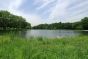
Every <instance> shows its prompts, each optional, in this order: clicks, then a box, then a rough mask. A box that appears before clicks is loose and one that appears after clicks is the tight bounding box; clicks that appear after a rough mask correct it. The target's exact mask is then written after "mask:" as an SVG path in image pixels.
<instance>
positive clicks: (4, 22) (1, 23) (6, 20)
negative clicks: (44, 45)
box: [0, 11, 31, 30]
mask: <svg viewBox="0 0 88 59" xmlns="http://www.w3.org/2000/svg"><path fill="white" fill-rule="evenodd" d="M30 27H31V25H30V23H27V22H26V21H25V19H24V18H23V17H21V16H16V15H13V14H11V13H10V12H8V11H0V29H4V30H5V29H11V28H12V29H22V28H30Z"/></svg>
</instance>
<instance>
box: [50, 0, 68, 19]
mask: <svg viewBox="0 0 88 59" xmlns="http://www.w3.org/2000/svg"><path fill="white" fill-rule="evenodd" d="M68 5H69V1H68V0H66V1H63V0H58V1H57V3H56V5H55V6H54V7H53V9H52V12H51V14H50V16H49V19H50V20H51V19H57V18H59V16H64V15H65V14H66V13H67V10H66V7H67V6H68Z"/></svg>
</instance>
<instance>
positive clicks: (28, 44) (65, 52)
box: [0, 35, 88, 59]
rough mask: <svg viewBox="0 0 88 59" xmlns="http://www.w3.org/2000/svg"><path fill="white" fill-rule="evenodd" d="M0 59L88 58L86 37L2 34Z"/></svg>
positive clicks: (0, 37)
mask: <svg viewBox="0 0 88 59" xmlns="http://www.w3.org/2000/svg"><path fill="white" fill-rule="evenodd" d="M0 59H88V37H87V36H79V37H74V38H61V39H44V38H30V39H24V38H19V37H15V36H12V35H3V36H0Z"/></svg>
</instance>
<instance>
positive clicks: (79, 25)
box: [32, 17, 88, 30]
mask: <svg viewBox="0 0 88 59" xmlns="http://www.w3.org/2000/svg"><path fill="white" fill-rule="evenodd" d="M32 28H33V29H84V30H88V17H85V18H84V19H82V20H81V21H79V22H74V23H62V22H59V23H52V24H40V25H38V26H34V27H32Z"/></svg>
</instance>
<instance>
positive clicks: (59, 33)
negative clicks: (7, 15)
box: [0, 30, 88, 38]
mask: <svg viewBox="0 0 88 59" xmlns="http://www.w3.org/2000/svg"><path fill="white" fill-rule="evenodd" d="M8 33H9V34H14V35H16V36H20V37H25V38H30V37H46V38H60V37H73V36H79V35H88V31H79V30H23V31H0V35H5V34H8Z"/></svg>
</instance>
